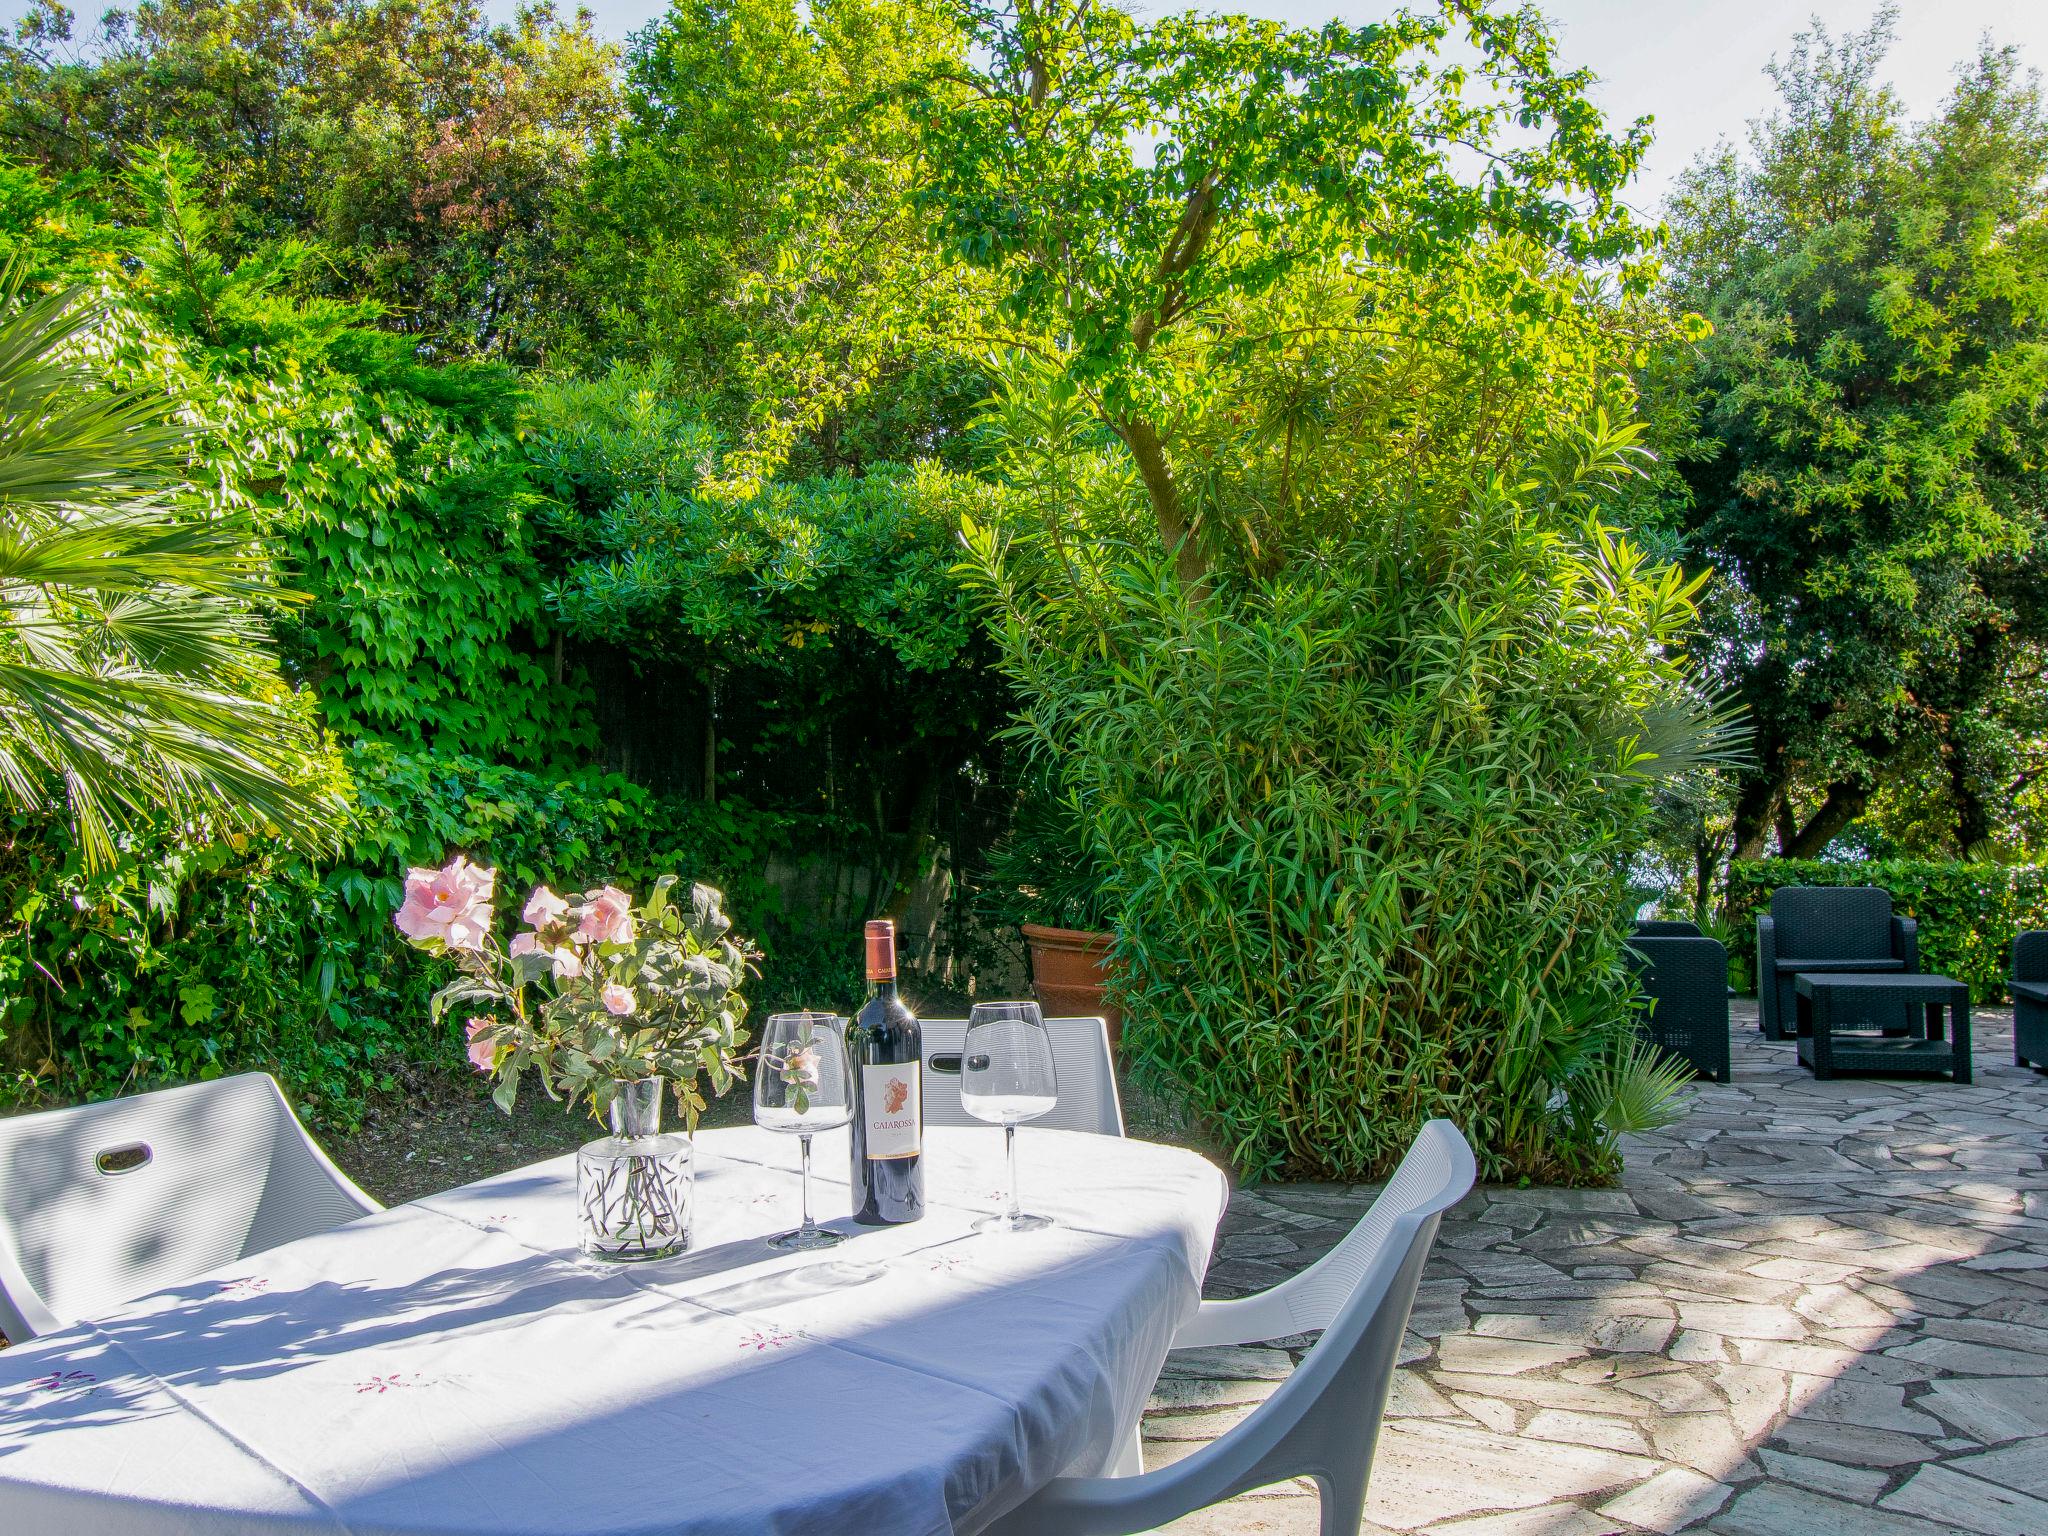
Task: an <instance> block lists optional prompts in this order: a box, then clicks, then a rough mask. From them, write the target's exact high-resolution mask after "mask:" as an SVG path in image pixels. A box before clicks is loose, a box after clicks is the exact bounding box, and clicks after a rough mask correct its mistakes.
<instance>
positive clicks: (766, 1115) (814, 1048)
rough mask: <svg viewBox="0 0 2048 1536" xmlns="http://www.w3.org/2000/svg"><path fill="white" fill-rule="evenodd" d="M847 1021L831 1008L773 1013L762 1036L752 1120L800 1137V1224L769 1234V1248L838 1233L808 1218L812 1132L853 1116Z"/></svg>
mask: <svg viewBox="0 0 2048 1536" xmlns="http://www.w3.org/2000/svg"><path fill="white" fill-rule="evenodd" d="M845 1031H846V1021H845V1020H843V1019H841V1018H840V1017H839V1016H838V1015H837V1014H831V1013H776V1014H770V1015H769V1017H768V1028H767V1030H766V1031H765V1032H764V1033H763V1034H762V1036H761V1059H760V1061H759V1063H758V1064H757V1065H756V1066H755V1069H754V1124H756V1125H758V1126H760V1127H761V1128H762V1129H763V1130H767V1131H787V1132H790V1133H792V1134H794V1135H796V1136H798V1137H801V1138H802V1141H803V1165H804V1174H803V1181H804V1194H803V1213H804V1214H803V1224H802V1225H801V1226H799V1227H798V1228H797V1229H796V1230H795V1231H794V1232H784V1233H783V1234H781V1236H779V1237H771V1238H770V1239H769V1240H768V1246H769V1247H771V1248H830V1247H831V1246H832V1245H833V1244H834V1243H837V1242H838V1241H839V1240H840V1234H839V1233H837V1232H831V1231H827V1230H826V1229H825V1228H823V1227H821V1226H819V1225H818V1224H817V1223H816V1222H815V1221H813V1220H811V1136H812V1135H813V1134H814V1133H815V1132H818V1131H831V1130H837V1129H838V1128H839V1127H840V1126H842V1125H844V1124H846V1122H847V1121H848V1120H849V1119H851V1118H852V1115H853V1106H852V1104H851V1103H850V1101H849V1100H848V1097H847V1091H846V1084H847V1078H848V1073H847V1070H846V1035H845Z"/></svg>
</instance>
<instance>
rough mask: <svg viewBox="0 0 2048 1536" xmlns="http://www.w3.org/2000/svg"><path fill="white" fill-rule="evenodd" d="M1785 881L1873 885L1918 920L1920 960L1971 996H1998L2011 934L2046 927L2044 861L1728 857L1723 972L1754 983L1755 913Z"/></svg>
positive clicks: (1747, 986) (1983, 999)
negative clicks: (1726, 964)
mask: <svg viewBox="0 0 2048 1536" xmlns="http://www.w3.org/2000/svg"><path fill="white" fill-rule="evenodd" d="M1787 885H1879V886H1883V887H1884V888H1885V889H1886V890H1888V891H1890V892H1891V895H1892V910H1893V911H1894V912H1896V913H1898V914H1899V915H1900V916H1902V917H1911V918H1915V919H1917V920H1918V922H1919V924H1920V968H1921V969H1922V970H1923V971H1930V972H1936V973H1939V974H1940V975H1943V976H1952V977H1954V978H1955V979H1956V980H1957V981H1960V982H1965V983H1967V984H1968V986H1969V988H1970V996H1971V997H1972V998H1973V999H1974V1000H1975V1001H1977V1002H1980V1003H1996V1002H2000V1001H2002V1000H2003V999H2004V998H2005V983H2006V979H2007V977H2008V975H2009V974H2010V972H2011V968H2012V940H2013V935H2014V934H2016V933H2018V932H2019V931H2021V930H2022V929H2028V928H2048V870H2044V869H2043V868H2042V867H2041V866H2040V865H2038V864H1961V863H1944V862H1938V861H1923V860H1919V859H1874V860H1867V861H1862V862H1857V863H1844V862H1840V861H1836V860H1831V859H1756V860H1747V859H1744V860H1737V861H1736V862H1735V863H1733V864H1731V865H1729V866H1728V903H1727V908H1726V911H1727V925H1728V929H1729V933H1730V936H1731V942H1730V944H1729V946H1728V958H1729V971H1730V973H1731V980H1732V981H1733V983H1734V984H1735V985H1737V986H1739V987H1741V988H1742V989H1743V990H1745V991H1754V990H1755V987H1756V919H1757V917H1758V915H1759V914H1761V913H1765V912H1768V911H1770V909H1771V892H1773V891H1775V890H1777V889H1778V888H1779V887H1780V886H1787Z"/></svg>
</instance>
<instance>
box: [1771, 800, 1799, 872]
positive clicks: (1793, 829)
mask: <svg viewBox="0 0 2048 1536" xmlns="http://www.w3.org/2000/svg"><path fill="white" fill-rule="evenodd" d="M1771 824H1772V825H1773V826H1775V827H1776V828H1777V829H1778V856H1779V857H1780V858H1786V859H1789V858H1791V857H1792V855H1791V853H1790V852H1788V850H1789V849H1790V848H1791V846H1792V844H1793V843H1794V842H1795V841H1797V840H1798V837H1799V813H1798V812H1797V811H1796V810H1794V809H1793V807H1792V796H1791V793H1790V792H1789V791H1788V792H1787V793H1785V794H1783V795H1781V796H1779V798H1778V809H1777V812H1776V814H1775V815H1774V816H1773V817H1772V818H1771Z"/></svg>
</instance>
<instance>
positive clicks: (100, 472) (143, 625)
mask: <svg viewBox="0 0 2048 1536" xmlns="http://www.w3.org/2000/svg"><path fill="white" fill-rule="evenodd" d="M105 318H106V316H105V311H104V308H103V307H102V305H101V303H100V302H99V301H97V300H95V299H93V298H92V297H90V296H88V295H86V294H84V293H82V292H80V291H72V292H66V293H58V294H51V295H25V294H23V292H22V291H21V285H20V282H19V280H18V277H16V276H15V275H13V274H8V273H0V801H6V802H8V803H11V804H13V805H15V806H18V807H26V808H31V809H49V810H53V811H54V810H61V811H62V812H63V813H65V814H67V815H68V816H69V817H70V819H71V822H72V824H73V826H74V828H75V830H76V832H77V835H78V840H79V844H80V847H81V848H82V849H83V851H84V854H85V857H86V859H87V861H88V862H90V863H95V864H98V863H104V862H105V861H106V860H108V859H109V858H110V857H111V856H112V853H113V849H114V840H115V836H116V834H117V833H118V831H119V829H120V828H121V827H122V826H123V825H125V824H128V823H130V822H133V821H138V820H142V819H147V818H150V817H155V816H161V815H164V814H167V813H168V814H170V815H174V816H198V817H204V818H208V819H211V820H214V821H218V822H222V823H226V824H240V825H244V826H250V825H254V826H268V827H274V828H277V829H279V830H289V831H301V830H305V829H308V828H310V827H312V826H313V825H314V824H315V823H316V822H317V821H318V819H319V817H320V814H321V812H322V811H323V810H324V809H325V807H324V806H323V804H322V803H321V799H320V797H319V796H317V795H315V794H312V793H310V792H309V791H308V790H307V789H306V788H305V787H304V782H303V781H304V780H305V778H306V768H307V766H308V765H309V764H310V763H312V762H313V761H314V760H315V759H316V756H317V753H318V751H319V742H318V739H317V732H316V731H315V729H314V728H313V727H312V726H311V725H310V723H309V722H308V720H307V719H306V718H305V716H304V715H303V714H302V713H301V712H298V711H295V710H294V709H292V708H291V707H290V690H289V689H288V688H287V687H286V685H285V684H284V682H283V680H282V679H281V677H280V676H279V674H278V670H277V662H276V658H275V656H274V655H273V654H272V651H271V649H270V644H269V635H268V631H267V629H266V627H265V625H264V623H263V620H262V616H261V612H260V608H259V605H262V604H274V603H278V602H282V601H289V600H292V598H293V594H290V593H287V592H284V591H282V590H281V589H279V588H278V587H277V586H276V584H275V583H274V581H273V580H272V578H271V574H270V570H269V565H268V561H267V560H266V559H265V557H264V553H263V550H262V548H261V545H260V543H259V541H258V540H257V538H256V537H255V532H254V530H253V528H251V527H250V526H249V525H248V524H247V522H246V521H244V520H242V519H240V518H238V517H233V516H215V515H209V514H207V513H206V512H204V511H203V510H200V509H197V508H195V507H194V506H193V505H192V504H191V503H190V501H189V500H187V499H185V498H183V497H181V496H180V494H179V492H180V489H181V485H182V480H183V471H184V463H185V454H186V450H187V448H188V446H189V432H188V430H187V429H185V428H182V427H180V426H179V425H177V424H176V423H175V422H173V421H171V420H170V419H169V418H168V415H167V412H166V409H165V403H164V402H162V401H158V400H151V399H147V398H142V397H138V396H135V395H132V394H126V393H123V392H122V391H120V390H117V389H114V388H111V387H109V384H108V382H107V380H106V379H105V378H104V377H103V376H102V375H101V373H100V372H99V371H97V370H96V369H95V368H94V367H93V366H92V365H91V363H90V362H89V361H87V360H86V359H87V357H88V355H89V350H90V349H89V348H88V347H86V346H84V345H82V343H84V342H86V341H87V340H88V338H89V337H90V336H91V334H92V333H93V332H94V330H95V329H96V328H97V327H99V326H100V325H101V324H102V323H103V322H104V320H105Z"/></svg>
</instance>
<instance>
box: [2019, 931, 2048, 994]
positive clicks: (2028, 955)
mask: <svg viewBox="0 0 2048 1536" xmlns="http://www.w3.org/2000/svg"><path fill="white" fill-rule="evenodd" d="M2012 979H2013V980H2014V981H2048V931H2043V930H2041V929H2038V928H2036V929H2033V930H2031V931H2028V932H2023V933H2019V934H2015V935H2014V936H2013V941H2012Z"/></svg>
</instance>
